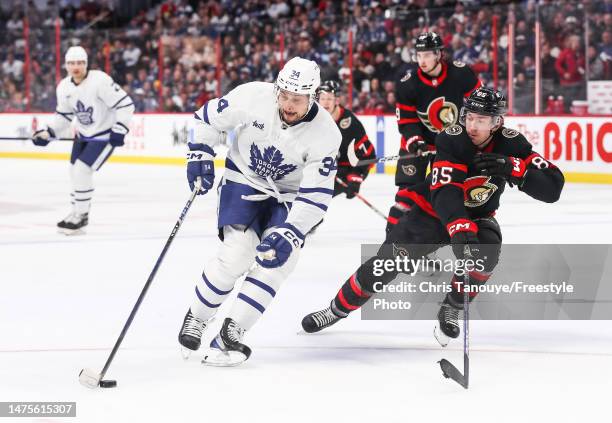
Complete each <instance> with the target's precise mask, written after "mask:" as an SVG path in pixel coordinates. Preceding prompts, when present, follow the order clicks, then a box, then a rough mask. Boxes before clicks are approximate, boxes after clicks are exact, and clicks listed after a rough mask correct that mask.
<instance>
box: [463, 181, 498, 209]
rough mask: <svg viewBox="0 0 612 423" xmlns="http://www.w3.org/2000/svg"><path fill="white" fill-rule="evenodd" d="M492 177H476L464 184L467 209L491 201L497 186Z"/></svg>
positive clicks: (464, 198) (464, 199)
mask: <svg viewBox="0 0 612 423" xmlns="http://www.w3.org/2000/svg"><path fill="white" fill-rule="evenodd" d="M490 181H491V177H490V176H474V177H472V178H467V179H466V180H465V182H464V183H463V202H464V204H465V206H466V207H478V206H482V205H483V204H484V203H486V202H487V201H489V200H490V199H491V197H493V194H495V191H497V188H498V187H497V185H495V184H492V183H491V182H490Z"/></svg>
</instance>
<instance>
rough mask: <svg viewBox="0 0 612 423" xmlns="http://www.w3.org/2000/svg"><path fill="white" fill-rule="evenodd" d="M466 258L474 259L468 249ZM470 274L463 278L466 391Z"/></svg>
mask: <svg viewBox="0 0 612 423" xmlns="http://www.w3.org/2000/svg"><path fill="white" fill-rule="evenodd" d="M465 256H466V257H467V258H468V259H472V253H471V252H470V251H469V248H466V254H465ZM469 286H470V272H465V275H464V276H463V380H464V383H465V384H464V385H463V387H464V388H465V389H467V388H468V386H469V384H470V293H469V290H468V289H467V288H468V287H469Z"/></svg>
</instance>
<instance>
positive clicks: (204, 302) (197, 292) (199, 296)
mask: <svg viewBox="0 0 612 423" xmlns="http://www.w3.org/2000/svg"><path fill="white" fill-rule="evenodd" d="M195 291H196V295H197V296H198V299H199V300H200V301H202V304H204V305H205V306H207V307H210V308H217V307H219V306H220V305H221V303H219V304H212V303H209V302H208V301H206V298H204V297H203V296H202V294H200V290H199V289H198V287H197V286H196V289H195Z"/></svg>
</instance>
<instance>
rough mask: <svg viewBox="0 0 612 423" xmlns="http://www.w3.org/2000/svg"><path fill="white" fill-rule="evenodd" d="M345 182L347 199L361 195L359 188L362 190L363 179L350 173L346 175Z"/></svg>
mask: <svg viewBox="0 0 612 423" xmlns="http://www.w3.org/2000/svg"><path fill="white" fill-rule="evenodd" d="M344 182H345V183H346V185H347V186H346V187H345V188H344V192H346V198H348V199H351V198H355V195H357V194H359V188H361V183H362V182H363V177H362V176H360V175H357V174H355V173H349V174H348V175H346V178H345V179H344Z"/></svg>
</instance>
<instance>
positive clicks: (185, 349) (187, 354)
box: [181, 346, 193, 361]
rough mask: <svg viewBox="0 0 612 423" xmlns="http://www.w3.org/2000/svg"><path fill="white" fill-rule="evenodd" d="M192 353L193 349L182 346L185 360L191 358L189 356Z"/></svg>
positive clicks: (182, 354)
mask: <svg viewBox="0 0 612 423" xmlns="http://www.w3.org/2000/svg"><path fill="white" fill-rule="evenodd" d="M192 353H193V351H192V350H190V349H189V348H185V347H183V346H181V356H182V357H183V360H185V361H187V360H189V357H191V354H192Z"/></svg>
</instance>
